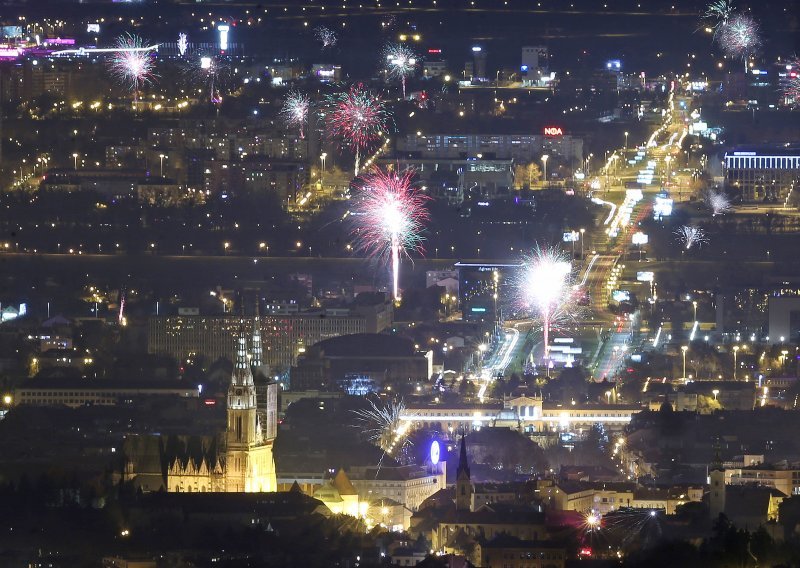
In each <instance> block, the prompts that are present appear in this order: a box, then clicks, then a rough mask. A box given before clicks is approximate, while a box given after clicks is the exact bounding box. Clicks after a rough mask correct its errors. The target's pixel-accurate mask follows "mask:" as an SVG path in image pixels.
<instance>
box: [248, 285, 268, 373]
mask: <svg viewBox="0 0 800 568" xmlns="http://www.w3.org/2000/svg"><path fill="white" fill-rule="evenodd" d="M251 346H252V348H253V358H252V359H251V360H250V366H251V367H252V369H253V375H257V374H258V373H259V372H262V373H263V374H264V375H265V376H266V375H267V373H265V372H264V369H263V368H262V367H263V365H264V342H263V341H261V321H260V317H259V313H258V299H256V315H255V317H254V318H253V338H252V339H251Z"/></svg>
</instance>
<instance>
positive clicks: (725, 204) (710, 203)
mask: <svg viewBox="0 0 800 568" xmlns="http://www.w3.org/2000/svg"><path fill="white" fill-rule="evenodd" d="M703 200H704V201H705V204H706V206H707V207H708V208H709V209H711V214H712V216H714V217H716V216H717V215H722V214H724V213H728V212H729V211H730V210H731V200H730V199H728V196H727V195H725V193H724V192H722V191H715V190H713V189H711V190H709V191H707V192H706V193H705V195H704V196H703Z"/></svg>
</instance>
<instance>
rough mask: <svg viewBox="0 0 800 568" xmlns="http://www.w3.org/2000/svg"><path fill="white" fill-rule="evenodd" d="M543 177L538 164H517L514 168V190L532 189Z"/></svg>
mask: <svg viewBox="0 0 800 568" xmlns="http://www.w3.org/2000/svg"><path fill="white" fill-rule="evenodd" d="M541 177H542V171H541V169H540V168H539V164H537V163H536V162H530V163H528V164H517V165H515V166H514V189H523V188H526V187H527V188H530V187H531V186H532V185H533V183H534V182H537V181H539V179H540V178H541Z"/></svg>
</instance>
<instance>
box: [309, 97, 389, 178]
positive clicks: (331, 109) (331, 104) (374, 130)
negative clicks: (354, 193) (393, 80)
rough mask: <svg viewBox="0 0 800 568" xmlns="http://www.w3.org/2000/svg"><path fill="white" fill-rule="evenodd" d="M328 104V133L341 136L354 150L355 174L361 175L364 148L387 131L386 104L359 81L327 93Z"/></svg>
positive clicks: (337, 137)
mask: <svg viewBox="0 0 800 568" xmlns="http://www.w3.org/2000/svg"><path fill="white" fill-rule="evenodd" d="M325 106H326V108H325V111H324V117H325V127H326V133H327V136H328V138H330V139H340V140H341V141H342V143H343V144H344V145H345V146H347V147H349V148H350V149H352V150H353V152H354V153H355V155H356V163H355V175H358V168H359V164H360V157H361V151H362V150H365V149H367V148H369V147H370V146H372V145H373V144H375V143H376V142H377V141H378V140H380V138H381V136H383V134H384V133H385V132H386V129H387V126H388V123H389V113H388V111H387V110H386V106H385V105H384V103H383V101H382V100H381V98H380V97H379V96H378V95H376V94H375V93H373V92H372V91H370V90H369V89H367V88H365V87H364V86H363V85H360V84H359V85H354V86H352V87H351V88H350V89H349V90H347V91H343V92H340V93H336V94H334V95H330V96H328V97H327V98H326V105H325Z"/></svg>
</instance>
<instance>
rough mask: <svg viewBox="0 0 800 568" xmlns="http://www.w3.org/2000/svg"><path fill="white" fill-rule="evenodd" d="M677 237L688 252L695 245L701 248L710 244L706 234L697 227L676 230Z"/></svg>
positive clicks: (684, 227) (684, 226)
mask: <svg viewBox="0 0 800 568" xmlns="http://www.w3.org/2000/svg"><path fill="white" fill-rule="evenodd" d="M675 236H676V237H678V242H680V243H681V244H682V245H683V246H684V247H685V249H686V250H689V249H690V248H692V247H693V246H695V245H696V246H697V247H698V248H700V247H701V246H703V245H704V244H707V243H708V237H707V236H706V232H705V231H704V230H703V229H701V228H700V227H695V226H693V225H681V226H680V227H678V228H677V229H675Z"/></svg>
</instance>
